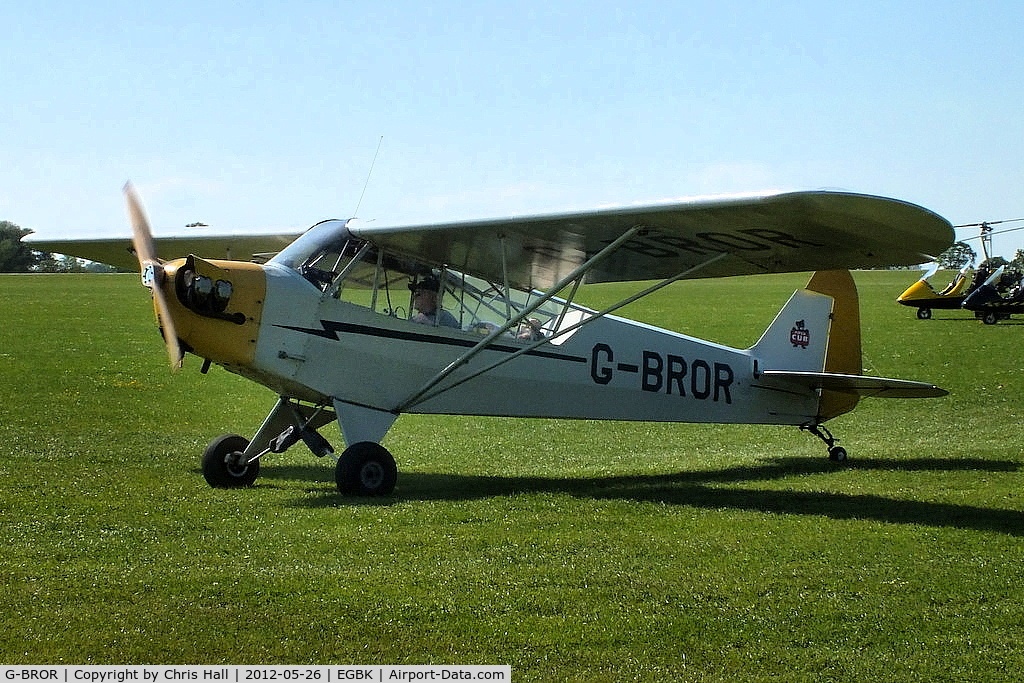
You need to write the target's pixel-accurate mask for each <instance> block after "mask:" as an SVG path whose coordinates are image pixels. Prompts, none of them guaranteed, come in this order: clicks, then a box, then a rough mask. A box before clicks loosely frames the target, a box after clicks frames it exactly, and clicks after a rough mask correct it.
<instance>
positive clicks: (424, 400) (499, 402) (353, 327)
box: [165, 259, 827, 424]
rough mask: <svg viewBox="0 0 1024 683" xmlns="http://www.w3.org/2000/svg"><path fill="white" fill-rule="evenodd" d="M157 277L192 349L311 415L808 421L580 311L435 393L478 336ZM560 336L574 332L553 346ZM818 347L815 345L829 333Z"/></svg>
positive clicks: (646, 334) (313, 290)
mask: <svg viewBox="0 0 1024 683" xmlns="http://www.w3.org/2000/svg"><path fill="white" fill-rule="evenodd" d="M204 264H205V265H204ZM187 267H191V268H194V269H197V270H202V269H204V268H206V269H212V275H211V276H210V279H211V280H212V279H213V278H215V277H221V278H223V279H225V280H226V281H230V282H231V284H232V289H233V292H232V294H231V299H230V301H229V302H228V304H227V306H226V309H225V311H223V312H221V313H219V314H218V315H216V316H213V315H211V314H209V312H206V313H202V314H201V313H197V312H195V310H192V309H191V308H189V307H188V306H186V305H185V303H183V302H182V300H181V298H182V297H181V293H182V288H181V285H180V283H179V286H178V287H177V291H174V290H175V287H174V285H173V284H170V282H171V281H174V280H179V281H180V280H181V277H180V276H177V275H178V272H179V271H180V270H182V269H183V268H187ZM167 272H168V276H169V283H168V284H165V287H167V288H169V289H170V290H171V291H168V296H169V297H173V298H174V300H175V301H174V304H175V305H174V307H173V310H172V313H173V315H174V317H175V323H176V327H177V329H178V335H179V337H181V339H182V340H183V342H184V343H185V345H186V348H187V349H188V350H190V351H192V352H193V353H195V354H196V355H198V356H201V357H203V358H207V359H209V360H211V361H212V362H215V363H218V364H220V365H222V366H224V367H225V368H227V369H228V370H230V371H232V372H235V373H238V374H240V375H243V376H245V377H248V378H250V379H253V380H255V381H257V382H259V383H261V384H263V385H265V386H267V387H269V388H270V389H272V390H273V391H274V392H276V393H277V394H279V395H282V396H288V397H292V398H296V399H299V400H303V401H308V402H311V403H316V404H330V403H331V402H332V401H334V400H339V401H342V402H344V403H349V404H353V405H357V406H363V407H367V408H373V409H376V410H380V411H388V412H396V413H397V412H412V413H440V414H462V415H493V416H513V417H556V418H592V419H619V420H647V421H671V422H726V423H762V424H803V423H805V422H807V421H809V420H811V419H812V418H813V416H814V415H815V413H816V410H817V400H818V396H817V394H816V393H815V392H812V391H796V390H794V391H791V392H790V391H779V390H778V389H777V388H771V387H765V386H763V385H761V384H760V383H759V382H758V379H757V369H758V361H759V359H758V358H757V355H756V353H755V352H754V351H752V350H740V349H733V348H729V347H726V346H722V345H718V344H714V343H710V342H706V341H702V340H699V339H695V338H692V337H688V336H685V335H682V334H678V333H675V332H672V331H668V330H664V329H659V328H656V327H652V326H649V325H645V324H642V323H637V322H634V321H630V320H627V319H624V318H619V317H616V316H612V315H605V316H600V317H597V318H596V319H592V320H589V321H588V322H586V323H585V324H582V325H579V324H578V323H580V322H581V321H583V320H584V319H587V318H593V317H594V315H595V314H594V312H593V311H589V310H587V309H584V308H581V307H579V306H573V307H571V309H569V310H568V312H567V313H566V314H564V315H563V316H562V317H561V318H560V319H559V320H558V321H557V326H556V325H555V322H554V321H553V322H552V326H551V327H550V329H549V330H548V333H549V334H550V335H551V339H550V341H548V342H546V343H542V344H540V345H539V346H536V348H527V347H528V346H531V344H530V341H529V340H523V339H519V338H517V337H516V336H515V335H514V334H513V333H512V332H508V333H505V334H501V335H499V336H497V337H496V338H494V339H493V340H492V341H491V342H490V343H488V344H487V345H486V347H485V348H484V349H483V350H482V351H480V352H479V353H477V354H476V355H474V356H473V357H472V358H471V360H469V361H468V362H466V363H465V364H464V365H461V366H459V367H458V368H457V369H456V370H454V371H452V372H450V374H448V375H446V376H445V377H444V378H443V379H442V380H440V381H437V377H438V375H439V373H442V372H443V371H444V370H445V368H447V367H448V366H450V365H451V364H458V363H459V362H460V359H461V358H463V357H464V356H465V355H466V354H467V353H468V352H470V350H471V349H474V347H476V346H477V345H478V344H479V343H480V342H481V339H482V338H483V337H482V332H481V330H480V329H478V328H477V327H473V328H472V329H468V330H467V329H461V328H459V329H456V328H450V327H439V326H438V327H433V326H428V325H421V324H417V323H414V322H412V321H410V320H409V319H407V318H406V317H402V316H398V315H394V314H383V313H381V312H378V311H375V310H372V308H371V307H368V306H366V305H360V304H358V303H353V302H351V301H345V300H342V299H341V298H338V297H335V296H330V295H327V294H325V293H324V291H322V290H321V288H320V287H318V286H316V285H315V284H314V283H312V282H311V281H310V280H309V279H308V278H307V277H304V276H303V275H302V274H300V273H299V272H297V271H296V270H294V269H292V268H289V267H286V266H283V265H280V264H277V263H273V262H271V263H269V264H266V265H262V266H261V265H255V264H248V263H235V262H223V261H212V262H203V261H200V260H197V259H193V260H192V261H190V262H174V263H172V264H169V265H168V268H167ZM176 276H177V277H176ZM567 328H575V329H571V330H570V331H568V332H567V333H565V334H562V335H559V334H558V332H559V330H565V329H567ZM794 330H795V328H794ZM815 336H816V337H818V339H815V340H814V341H815V343H817V344H825V342H826V337H827V335H815ZM799 341H802V339H799V340H797V342H799ZM793 346H794V348H795V347H797V343H794V344H793ZM821 355H822V356H823V353H822V354H821ZM492 365H493V366H494V367H493V368H491V369H489V370H487V371H486V372H483V373H482V374H479V375H478V376H475V377H472V378H470V379H466V378H467V376H469V375H471V374H474V373H477V372H478V371H479V370H481V369H483V368H487V367H490V366H492ZM818 369H820V367H819V368H818ZM424 389H426V390H425V391H423V390H424Z"/></svg>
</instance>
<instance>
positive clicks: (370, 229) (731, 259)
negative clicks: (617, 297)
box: [352, 191, 954, 288]
mask: <svg viewBox="0 0 1024 683" xmlns="http://www.w3.org/2000/svg"><path fill="white" fill-rule="evenodd" d="M630 230H635V234H634V235H633V236H632V237H630V238H629V239H628V240H627V241H626V242H625V243H623V244H622V246H621V248H619V249H617V250H616V252H615V253H614V254H613V255H612V256H610V257H608V258H605V259H603V260H602V261H601V262H600V263H598V264H596V265H593V266H592V267H590V268H589V270H588V272H587V276H586V281H587V282H615V281H635V280H655V279H662V278H671V277H675V276H677V275H678V274H679V273H683V272H686V271H692V272H691V273H690V274H689V275H687V276H686V277H694V278H697V277H725V276H732V275H752V274H758V273H773V272H799V271H808V270H829V269H852V268H871V267H881V266H889V265H900V264H914V263H921V262H923V261H927V260H929V259H930V258H931V255H932V254H938V253H941V252H942V251H944V250H945V249H946V248H947V247H948V246H949V245H950V244H951V243H952V242H953V238H954V234H953V229H952V226H951V225H950V224H949V222H948V221H946V220H945V219H943V218H941V217H940V216H938V215H936V214H934V213H932V212H931V211H928V210H927V209H924V208H921V207H919V206H916V205H913V204H908V203H906V202H902V201H898V200H893V199H886V198H882V197H874V196H869V195H859V194H850V193H840V192H824V191H821V192H818V191H815V192H795V193H785V194H774V195H762V196H743V197H726V198H720V199H698V200H691V201H681V202H675V203H669V204H657V205H648V206H643V207H631V208H621V209H603V210H597V211H587V212H580V213H567V214H555V215H547V216H532V217H522V218H505V219H501V220H483V221H470V222H463V223H450V224H435V225H421V226H411V227H377V226H376V224H373V225H368V226H365V227H353V228H352V232H353V234H355V235H357V236H359V237H363V238H365V239H368V240H370V241H372V242H374V243H375V244H377V245H378V246H380V247H383V248H385V249H387V250H391V251H395V252H399V253H404V254H406V255H409V256H412V257H416V258H419V259H423V260H427V261H431V262H434V263H437V264H444V265H446V266H449V267H451V268H453V269H455V270H459V271H462V272H467V273H471V274H475V275H479V276H481V277H489V278H493V279H501V278H504V279H505V281H506V282H509V283H510V284H513V285H518V286H522V287H527V288H529V287H537V288H544V287H547V286H550V285H551V284H552V283H554V282H557V281H559V280H560V279H561V278H562V277H563V276H564V275H565V274H567V273H570V272H572V271H573V270H574V269H575V268H577V267H579V266H580V264H582V263H584V262H586V261H587V260H588V259H589V258H590V257H591V256H593V255H594V254H597V253H599V252H600V251H601V250H602V249H604V248H605V247H607V246H608V245H609V244H611V243H613V242H614V241H615V240H617V239H619V238H620V237H621V236H622V235H624V234H625V233H626V232H627V231H630Z"/></svg>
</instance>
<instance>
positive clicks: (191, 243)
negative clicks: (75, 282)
mask: <svg viewBox="0 0 1024 683" xmlns="http://www.w3.org/2000/svg"><path fill="white" fill-rule="evenodd" d="M302 232H303V231H301V230H299V231H295V232H279V233H273V234H270V233H267V234H252V233H250V234H225V235H209V234H197V235H183V236H178V237H154V238H153V243H154V245H155V246H156V253H157V254H158V255H159V256H160V257H161V258H163V259H169V258H175V257H179V256H188V255H189V254H196V255H200V256H203V257H206V258H211V259H227V260H237V261H257V262H262V261H266V260H268V259H269V258H270V257H271V256H273V255H274V254H275V253H277V252H279V251H281V250H282V249H284V248H285V247H286V246H288V245H289V244H290V243H291V242H293V241H294V240H295V238H296V237H298V236H299V235H301V234H302ZM33 237H34V236H33V235H30V236H28V237H27V238H26V239H25V240H24V242H25V244H27V245H28V246H29V247H31V248H32V249H35V250H36V251H47V252H51V253H56V254H67V255H69V256H75V257H78V258H84V259H88V260H90V261H96V262H98V263H106V264H109V265H111V266H116V267H117V268H121V269H123V270H138V269H139V261H138V259H137V258H136V257H135V250H134V249H133V248H132V238H131V237H110V238H105V239H89V240H76V239H63V240H46V239H33Z"/></svg>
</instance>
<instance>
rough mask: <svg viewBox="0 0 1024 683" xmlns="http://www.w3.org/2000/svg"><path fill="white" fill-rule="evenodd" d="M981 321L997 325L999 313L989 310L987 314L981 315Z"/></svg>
mask: <svg viewBox="0 0 1024 683" xmlns="http://www.w3.org/2000/svg"><path fill="white" fill-rule="evenodd" d="M981 322H983V323H985V324H986V325H995V324H996V323H997V322H999V315H998V314H996V313H993V312H992V311H989V312H988V313H986V314H985V315H983V316H981Z"/></svg>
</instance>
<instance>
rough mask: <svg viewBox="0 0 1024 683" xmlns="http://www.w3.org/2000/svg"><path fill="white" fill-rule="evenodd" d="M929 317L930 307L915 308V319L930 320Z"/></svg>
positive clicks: (930, 316) (930, 314) (930, 313)
mask: <svg viewBox="0 0 1024 683" xmlns="http://www.w3.org/2000/svg"><path fill="white" fill-rule="evenodd" d="M931 318H932V309H930V308H919V309H917V319H918V320H931Z"/></svg>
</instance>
